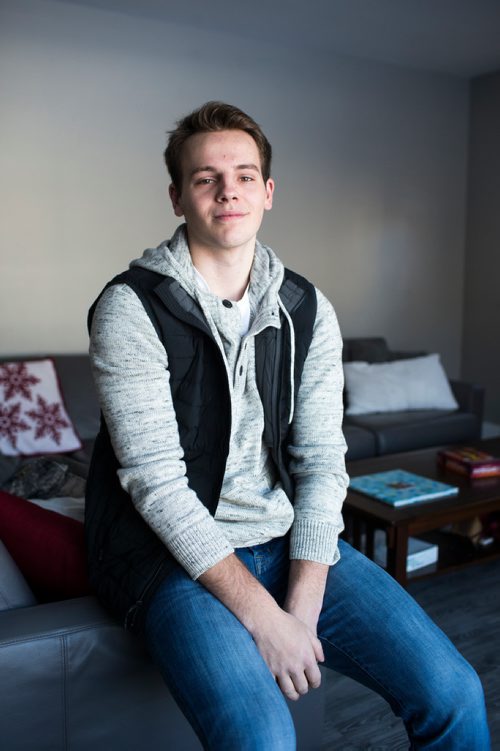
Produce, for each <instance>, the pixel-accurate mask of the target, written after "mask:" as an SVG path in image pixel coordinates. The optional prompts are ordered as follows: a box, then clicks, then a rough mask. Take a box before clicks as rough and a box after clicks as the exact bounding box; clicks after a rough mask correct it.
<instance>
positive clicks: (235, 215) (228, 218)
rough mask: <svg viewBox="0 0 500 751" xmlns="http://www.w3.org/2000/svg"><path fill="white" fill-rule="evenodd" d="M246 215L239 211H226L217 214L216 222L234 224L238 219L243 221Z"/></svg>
mask: <svg viewBox="0 0 500 751" xmlns="http://www.w3.org/2000/svg"><path fill="white" fill-rule="evenodd" d="M245 216H246V214H245V213H242V212H238V211H225V212H224V213H223V214H216V215H215V220H216V221H218V222H232V221H234V220H236V219H243V217H245Z"/></svg>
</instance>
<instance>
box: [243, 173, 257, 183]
mask: <svg viewBox="0 0 500 751" xmlns="http://www.w3.org/2000/svg"><path fill="white" fill-rule="evenodd" d="M253 179H254V178H253V177H251V176H250V175H241V177H240V180H242V181H243V182H244V183H251V182H253Z"/></svg>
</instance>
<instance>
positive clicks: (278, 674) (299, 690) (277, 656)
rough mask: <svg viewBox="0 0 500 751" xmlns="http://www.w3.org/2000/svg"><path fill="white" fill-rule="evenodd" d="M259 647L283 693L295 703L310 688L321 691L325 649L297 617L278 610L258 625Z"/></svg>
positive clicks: (257, 639)
mask: <svg viewBox="0 0 500 751" xmlns="http://www.w3.org/2000/svg"><path fill="white" fill-rule="evenodd" d="M254 640H255V643H256V645H257V648H258V650H259V652H260V654H261V655H262V657H263V658H264V660H265V662H266V664H267V666H268V668H269V670H270V671H271V673H272V675H273V676H274V678H275V679H276V681H277V682H278V685H279V687H280V689H281V691H282V692H283V694H284V695H285V696H286V697H287V698H288V699H292V700H293V701H296V700H297V699H299V698H300V697H301V696H303V695H304V694H306V693H307V692H308V690H309V688H318V686H319V685H320V683H321V673H320V670H319V667H318V662H323V660H324V659H325V658H324V655H323V647H322V646H321V642H320V640H319V639H318V638H317V636H316V634H315V633H314V632H313V631H311V629H310V628H308V626H306V624H305V623H303V622H302V621H300V620H299V619H298V618H296V617H295V616H294V615H291V614H290V613H286V612H285V611H284V610H281V609H279V610H278V612H277V613H273V617H272V618H269V619H265V620H264V621H262V622H261V623H260V624H259V628H258V629H257V630H256V632H255V633H254Z"/></svg>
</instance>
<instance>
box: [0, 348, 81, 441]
mask: <svg viewBox="0 0 500 751" xmlns="http://www.w3.org/2000/svg"><path fill="white" fill-rule="evenodd" d="M81 445H82V444H81V441H80V439H79V437H78V436H77V435H76V433H75V429H74V427H73V424H72V422H71V419H70V417H69V415H68V413H67V411H66V407H65V405H64V402H63V400H62V396H61V391H60V388H59V382H58V380H57V375H56V371H55V367H54V363H53V361H52V360H51V359H44V360H24V361H22V360H20V361H17V362H4V363H0V452H1V453H2V454H5V455H7V456H16V455H33V454H42V453H47V454H48V453H60V452H64V451H75V450H77V449H80V448H81Z"/></svg>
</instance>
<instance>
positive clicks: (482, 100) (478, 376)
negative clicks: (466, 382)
mask: <svg viewBox="0 0 500 751" xmlns="http://www.w3.org/2000/svg"><path fill="white" fill-rule="evenodd" d="M469 155H470V157H469V196H468V226H467V253H466V270H465V295H464V297H465V305H464V341H463V373H464V375H465V376H466V377H467V378H471V379H474V380H476V381H477V382H478V383H481V384H483V385H484V386H485V387H486V417H487V418H488V419H489V420H491V421H493V422H496V423H500V333H499V323H500V286H499V280H500V72H498V73H496V74H494V75H489V76H482V77H480V78H477V79H474V81H473V82H472V86H471V122H470V146H469Z"/></svg>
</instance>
